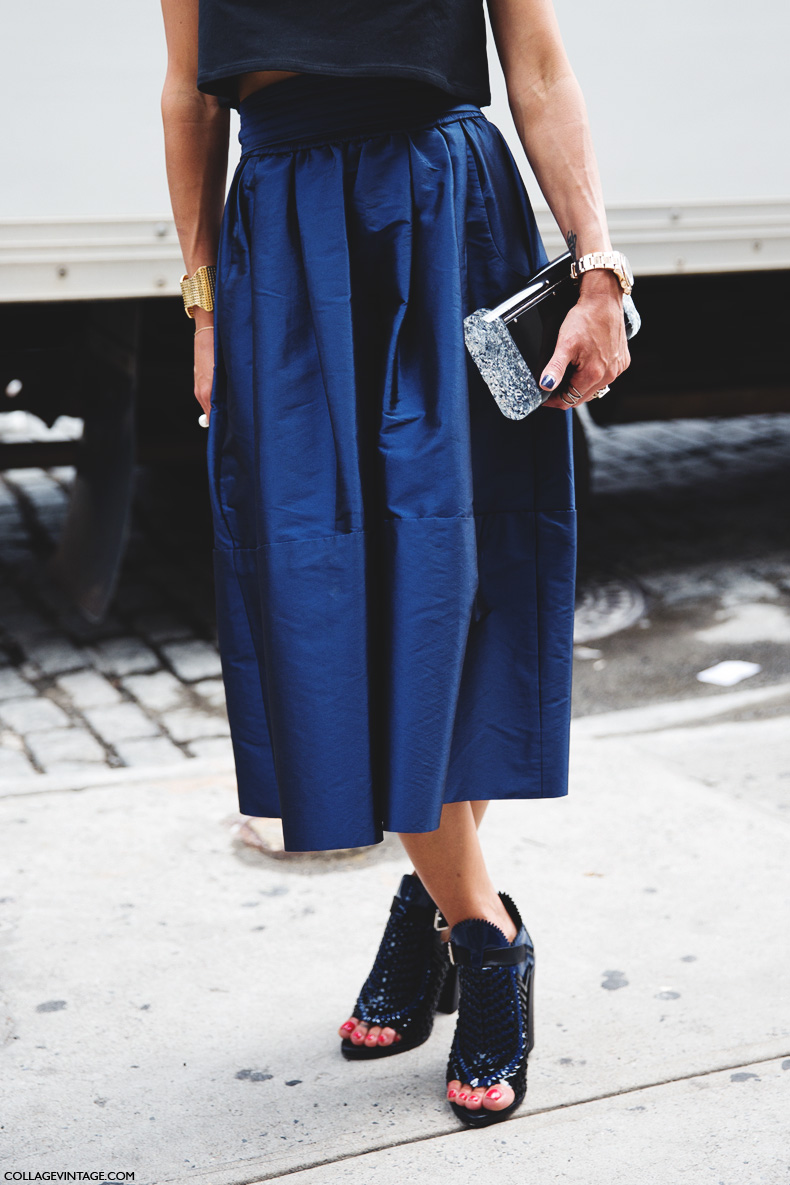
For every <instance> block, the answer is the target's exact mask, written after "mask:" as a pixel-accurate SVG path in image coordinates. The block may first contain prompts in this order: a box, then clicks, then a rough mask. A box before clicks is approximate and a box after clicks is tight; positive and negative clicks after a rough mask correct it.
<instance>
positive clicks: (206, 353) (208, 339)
mask: <svg viewBox="0 0 790 1185" xmlns="http://www.w3.org/2000/svg"><path fill="white" fill-rule="evenodd" d="M211 324H212V321H211V317H210V315H209V316H208V317H206V319H205V320H202V321H201V322H198V323H196V326H195V328H196V329H202V328H203V325H211ZM213 382H214V331H213V329H207V330H206V332H205V333H196V334H195V398H196V399H197V401H198V403H199V404H200V407H201V410H202V411H203V412H205V415H206V419H207V420H210V419H211V388H212V385H213Z"/></svg>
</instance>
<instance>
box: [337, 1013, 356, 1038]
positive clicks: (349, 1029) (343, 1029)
mask: <svg viewBox="0 0 790 1185" xmlns="http://www.w3.org/2000/svg"><path fill="white" fill-rule="evenodd" d="M358 1024H359V1021H358V1020H357V1018H356V1017H355V1016H350V1017H349V1018H348V1020H347V1021H346V1023H345V1024H344V1025H341V1026H340V1028H339V1029H338V1030H337V1031H338V1033H339V1034H340V1036H341V1037H350V1036H351V1034H352V1033H353V1032H354V1029H355V1028H356V1027H357V1025H358Z"/></svg>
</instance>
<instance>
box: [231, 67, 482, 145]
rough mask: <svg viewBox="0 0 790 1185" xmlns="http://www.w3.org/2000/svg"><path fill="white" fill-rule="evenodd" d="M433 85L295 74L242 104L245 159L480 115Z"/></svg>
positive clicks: (241, 138) (474, 107)
mask: <svg viewBox="0 0 790 1185" xmlns="http://www.w3.org/2000/svg"><path fill="white" fill-rule="evenodd" d="M480 114H481V111H480V108H479V107H478V106H477V105H476V104H475V103H468V102H463V101H459V100H458V99H456V98H454V97H453V96H452V95H450V94H448V93H447V92H446V91H443V90H440V88H439V87H436V86H433V85H432V84H431V83H428V82H422V81H420V80H418V79H412V78H390V77H385V76H383V75H375V76H374V75H362V76H360V75H354V76H351V77H341V76H340V75H336V74H296V75H293V76H292V77H291V78H284V79H282V80H281V81H280V82H275V83H271V84H270V85H269V86H264V87H261V88H260V89H259V90H257V91H254V92H253V93H252V94H251V95H248V96H247V98H246V99H243V100H242V102H241V103H240V104H239V116H240V119H241V126H240V129H239V142H240V144H241V151H242V155H244V154H245V153H248V152H256V151H261V150H262V149H273V148H275V147H280V148H285V147H293V146H295V145H296V144H298V143H304V142H308V141H310V142H313V143H321V142H322V141H324V142H325V141H327V140H330V139H333V138H335V137H337V136H354V135H359V134H362V133H365V132H377V131H381V132H384V131H395V130H399V129H405V128H410V127H414V126H418V125H420V124H432V123H436V122H448V121H450V120H453V119H462V118H463V117H464V116H469V115H480Z"/></svg>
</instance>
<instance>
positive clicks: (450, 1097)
mask: <svg viewBox="0 0 790 1185" xmlns="http://www.w3.org/2000/svg"><path fill="white" fill-rule="evenodd" d="M455 1095H456V1092H455V1091H454V1090H448V1092H447V1097H448V1099H454V1098H455Z"/></svg>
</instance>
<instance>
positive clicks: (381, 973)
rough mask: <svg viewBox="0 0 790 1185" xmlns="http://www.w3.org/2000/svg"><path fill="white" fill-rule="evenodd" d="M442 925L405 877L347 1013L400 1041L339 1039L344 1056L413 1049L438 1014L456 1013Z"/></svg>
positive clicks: (413, 880)
mask: <svg viewBox="0 0 790 1185" xmlns="http://www.w3.org/2000/svg"><path fill="white" fill-rule="evenodd" d="M445 925H446V923H445V921H444V918H442V916H441V914H440V913H439V911H438V910H437V908H436V905H435V903H434V901H433V899H432V898H431V896H430V895H429V893H428V892H427V890H426V889H425V888H424V886H423V884H422V882H421V881H420V879H419V878H418V877H417V876H413V875H408V876H404V877H403V879H402V881H401V883H400V888H399V890H398V892H397V893H396V895H395V896H394V897H393V899H392V906H391V907H390V917H389V921H388V922H387V927H386V929H385V931H384V937H383V938H382V940H381V945H380V946H379V950H378V954H377V955H376V960H375V962H374V964H373V969H372V970H371V972H370V975H369V976H368V978H367V979H366V980H365V984H364V986H363V988H362V991H361V992H360V993H359V998H358V1000H357V1002H356V1004H355V1005H354V1008H353V1011H352V1012H351V1015H352V1016H355V1017H356V1018H357V1020H359V1021H362V1022H363V1023H364V1024H367V1025H381V1026H382V1028H385V1027H386V1028H392V1029H397V1031H398V1034H399V1036H400V1041H394V1042H393V1043H392V1044H391V1045H365V1044H364V1043H362V1044H360V1045H355V1044H354V1043H353V1041H351V1040H350V1038H348V1037H344V1038H343V1039H342V1041H341V1043H340V1051H341V1053H342V1054H343V1056H344V1057H347V1058H349V1059H350V1060H355V1059H360V1060H361V1059H364V1058H375V1057H391V1056H392V1055H393V1054H396V1053H406V1051H407V1050H409V1049H416V1047H417V1046H418V1045H422V1043H423V1042H424V1041H427V1040H428V1038H429V1037H430V1035H431V1030H432V1028H433V1019H434V1016H435V1014H436V1013H437V1012H455V1010H456V1008H457V1007H458V974H457V969H456V968H455V967H452V966H451V965H450V960H449V958H448V954H447V943H446V942H442V940H441V937H440V934H439V931H440V929H441V928H442V927H443V926H445Z"/></svg>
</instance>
